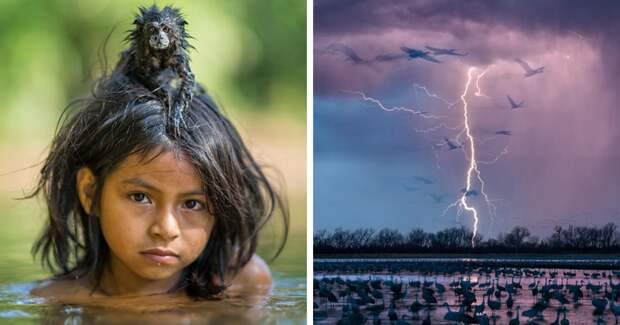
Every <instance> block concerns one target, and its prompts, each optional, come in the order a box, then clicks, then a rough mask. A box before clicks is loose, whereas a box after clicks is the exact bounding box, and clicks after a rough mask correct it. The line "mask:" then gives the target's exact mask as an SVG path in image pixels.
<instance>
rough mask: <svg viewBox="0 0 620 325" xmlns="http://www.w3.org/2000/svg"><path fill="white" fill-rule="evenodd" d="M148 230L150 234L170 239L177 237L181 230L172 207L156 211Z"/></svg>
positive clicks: (166, 239)
mask: <svg viewBox="0 0 620 325" xmlns="http://www.w3.org/2000/svg"><path fill="white" fill-rule="evenodd" d="M149 232H150V234H151V236H153V237H157V238H161V239H163V240H165V241H172V240H174V239H176V238H177V237H179V235H180V233H181V230H180V229H179V223H178V221H177V217H176V212H175V211H174V208H173V207H170V208H167V207H164V208H162V209H160V211H158V213H157V216H156V218H155V220H154V222H153V224H152V225H151V227H150V229H149Z"/></svg>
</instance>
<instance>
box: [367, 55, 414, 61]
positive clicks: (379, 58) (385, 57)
mask: <svg viewBox="0 0 620 325" xmlns="http://www.w3.org/2000/svg"><path fill="white" fill-rule="evenodd" d="M406 57H407V54H402V53H387V54H379V55H377V56H376V57H375V61H377V62H388V61H394V60H398V59H404V58H406Z"/></svg>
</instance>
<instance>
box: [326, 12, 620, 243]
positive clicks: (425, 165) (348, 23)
mask: <svg viewBox="0 0 620 325" xmlns="http://www.w3.org/2000/svg"><path fill="white" fill-rule="evenodd" d="M619 22H620V2H618V1H599V2H596V5H593V3H591V2H585V1H436V0H433V1H333V0H330V1H315V5H314V28H315V30H314V89H315V90H314V94H315V95H314V96H315V98H314V101H315V104H314V134H315V139H314V142H315V148H314V161H315V162H314V166H315V167H314V168H315V169H314V229H315V230H318V229H333V228H336V227H343V228H347V229H355V228H359V227H373V228H382V227H390V228H398V229H401V230H402V231H403V232H405V231H408V230H409V229H411V228H414V227H421V228H423V229H425V230H427V231H437V230H440V229H443V228H446V227H450V226H455V225H459V224H463V225H465V226H467V227H471V226H472V219H471V217H470V215H469V214H468V213H465V212H464V213H462V214H461V216H460V217H457V215H456V212H457V210H456V209H451V210H448V212H447V213H445V214H444V210H445V208H446V207H447V206H448V205H449V204H450V203H451V202H453V201H454V200H456V199H457V198H458V197H460V195H461V194H462V193H461V189H462V188H464V187H465V173H466V169H467V166H468V161H467V157H468V156H469V153H468V152H463V151H461V150H448V148H447V147H448V146H447V145H446V141H445V140H444V138H448V139H451V141H453V142H454V143H457V144H458V141H457V140H456V136H457V134H458V133H459V132H460V129H459V130H451V129H447V128H437V129H433V131H430V132H426V133H422V132H419V131H416V129H418V130H419V129H429V128H433V127H435V126H438V125H440V123H444V124H446V125H449V126H456V125H458V124H459V123H462V122H463V104H462V102H461V101H460V100H459V97H460V96H461V94H462V93H463V90H464V87H465V82H466V81H467V70H468V69H469V67H476V68H477V69H478V70H477V71H478V73H479V72H482V71H483V70H485V69H488V70H487V73H486V74H485V75H484V77H482V78H481V79H480V83H479V85H480V89H481V91H482V93H483V94H484V95H485V96H475V92H476V89H475V85H473V84H472V85H471V86H470V91H469V93H468V94H467V96H466V100H467V102H468V106H469V113H470V126H471V129H472V134H473V135H474V137H475V138H476V153H477V156H478V157H477V158H478V160H479V161H489V160H493V159H494V158H495V157H497V156H498V155H499V154H500V153H501V152H502V151H503V150H504V149H506V150H507V153H506V154H504V155H503V156H501V157H500V158H499V159H498V160H497V162H495V163H493V164H480V165H479V169H480V171H481V174H482V177H483V179H484V180H485V191H486V193H487V194H488V196H489V198H490V199H491V200H492V202H493V204H494V205H495V206H496V208H497V210H496V215H495V216H494V217H493V216H492V215H491V213H490V211H489V209H488V207H487V205H486V204H485V202H484V200H483V198H482V196H481V195H476V196H471V197H469V198H468V200H469V202H471V203H472V205H473V206H475V207H476V209H477V210H478V211H479V212H480V233H481V234H482V235H484V236H487V237H488V236H495V235H496V234H497V233H499V232H505V231H507V230H509V229H510V228H512V227H514V226H516V225H523V226H526V227H528V228H529V229H530V230H531V231H532V233H533V234H534V235H537V236H546V235H548V234H549V233H550V232H551V231H552V229H553V227H554V226H556V225H568V224H573V225H602V224H604V223H606V222H611V221H613V222H616V224H619V223H620V153H619V150H618V149H619V148H620V125H619V123H620V106H619V105H618V103H619V101H620V91H619V90H620V89H619V87H618V79H620V37H619V36H618V33H620V23H619ZM401 46H406V47H410V48H415V49H420V50H426V49H425V46H432V47H437V48H454V49H457V51H458V52H460V53H466V54H467V55H465V56H452V55H434V56H433V57H434V58H435V59H437V60H439V61H441V63H434V62H430V61H428V60H424V59H421V58H415V59H407V58H399V59H394V60H384V61H380V60H375V58H376V57H377V56H380V55H386V54H389V55H392V54H393V55H403V54H404V52H402V51H401V50H400V47H401ZM349 49H350V50H349ZM351 51H353V52H354V54H355V55H357V57H355V58H354V59H351V58H352V57H353V56H352V53H353V52H351ZM427 51H428V50H427ZM429 52H430V51H429ZM429 55H433V53H432V52H430V53H429ZM515 58H521V59H523V60H525V61H526V62H528V63H529V64H530V65H531V66H532V67H533V68H536V67H540V66H544V73H541V74H536V75H533V76H530V77H527V78H525V77H524V70H523V69H522V67H521V66H520V65H519V64H518V63H516V62H515ZM358 59H359V60H358ZM474 81H475V78H474ZM416 84H417V85H421V86H425V87H427V89H428V90H429V91H430V92H431V93H433V94H436V95H438V96H441V97H442V98H444V99H446V100H447V101H449V102H456V104H454V105H452V106H448V105H447V104H446V103H444V102H443V101H441V100H438V99H436V98H431V97H429V96H427V95H425V93H424V92H423V91H422V90H421V89H420V88H415V87H414V85H416ZM349 91H361V92H364V93H365V94H366V95H368V96H371V97H373V98H375V99H378V100H381V101H382V102H383V103H384V105H385V106H386V107H395V106H399V107H406V108H409V109H415V110H418V111H424V112H427V113H426V114H427V116H430V115H434V116H441V117H442V118H441V119H440V120H435V119H428V118H424V116H420V115H417V116H416V115H413V114H410V113H408V112H402V111H400V112H399V111H394V112H386V111H383V110H381V109H380V108H379V107H378V106H377V105H376V104H374V103H372V102H368V101H364V100H363V99H362V97H361V96H359V95H357V94H353V93H350V92H349ZM507 96H510V97H511V98H514V99H515V101H524V102H525V105H524V107H523V108H518V109H514V110H511V109H510V104H509V102H508V100H507ZM461 129H462V128H461ZM500 130H507V131H509V132H510V134H511V135H500V134H496V133H495V132H497V131H500ZM460 141H461V142H462V143H464V145H465V146H468V145H467V141H466V138H465V137H461V138H460ZM416 177H423V178H424V179H426V180H429V181H430V183H429V182H426V183H425V181H421V180H420V178H418V179H416ZM427 183H428V184H427ZM473 188H474V189H479V188H480V186H479V185H478V184H476V185H474V187H473ZM431 194H432V195H440V196H441V198H440V199H438V200H436V199H433V198H432V197H431Z"/></svg>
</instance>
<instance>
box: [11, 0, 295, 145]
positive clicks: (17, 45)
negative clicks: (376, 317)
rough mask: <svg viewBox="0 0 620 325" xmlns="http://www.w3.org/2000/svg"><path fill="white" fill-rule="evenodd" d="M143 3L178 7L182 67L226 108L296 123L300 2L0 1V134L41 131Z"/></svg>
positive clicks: (118, 45)
mask: <svg viewBox="0 0 620 325" xmlns="http://www.w3.org/2000/svg"><path fill="white" fill-rule="evenodd" d="M153 3H156V4H158V5H159V6H160V7H161V6H164V5H166V4H172V5H174V6H176V7H179V8H180V9H181V11H182V12H183V13H184V15H185V17H186V19H187V21H188V22H189V24H188V26H187V28H188V31H189V33H190V34H191V35H192V36H193V37H194V39H193V40H191V44H192V45H194V46H195V47H196V51H192V52H191V59H192V69H193V71H194V73H195V75H196V77H197V80H198V81H199V82H201V83H203V84H204V85H206V87H207V89H208V90H209V91H210V92H211V93H212V95H214V97H215V98H216V99H217V100H218V102H219V103H220V104H221V105H223V107H224V108H225V109H226V111H227V112H229V113H231V114H233V115H234V114H241V115H243V114H245V115H248V114H249V115H250V116H252V115H255V114H260V115H261V116H262V115H265V114H272V115H278V116H280V115H282V116H284V117H285V118H287V119H290V120H292V121H293V122H294V123H298V124H305V111H306V107H305V106H306V105H305V103H306V100H305V98H306V97H305V94H306V18H305V17H306V3H305V1H299V0H291V1H287V0H273V1H245V0H233V1H223V0H221V1H189V0H188V1H175V2H173V3H169V2H166V3H164V2H157V1H155V2H153V1H130V0H128V1H112V0H98V1H91V0H54V1H37V0H0V53H1V54H0V55H1V57H2V61H1V68H0V103H2V104H1V105H0V141H3V140H9V141H10V140H11V139H16V138H19V139H23V138H30V137H36V138H49V136H50V135H51V134H52V133H53V127H54V126H55V122H56V120H57V118H58V116H59V112H60V111H61V110H62V109H63V108H64V107H65V105H67V104H68V102H69V101H70V100H71V99H72V98H75V97H79V96H84V95H87V94H88V91H89V88H90V87H91V85H92V82H93V81H94V80H95V79H96V78H97V77H98V76H99V75H100V72H101V69H102V65H101V64H100V63H101V62H102V61H101V58H103V57H104V56H102V54H105V57H106V58H107V60H108V70H109V69H111V68H113V67H114V65H115V64H116V61H117V59H118V55H119V53H120V52H121V51H122V50H123V49H125V48H126V44H125V43H124V42H123V40H124V38H125V36H126V31H127V30H129V29H130V28H132V26H133V25H132V22H133V19H134V14H135V13H136V12H137V8H138V6H150V5H151V4H153ZM108 35H109V41H108V42H107V46H106V48H105V51H103V50H102V47H103V44H104V40H105V39H106V37H107V36H108ZM25 125H27V126H28V127H24V126H25Z"/></svg>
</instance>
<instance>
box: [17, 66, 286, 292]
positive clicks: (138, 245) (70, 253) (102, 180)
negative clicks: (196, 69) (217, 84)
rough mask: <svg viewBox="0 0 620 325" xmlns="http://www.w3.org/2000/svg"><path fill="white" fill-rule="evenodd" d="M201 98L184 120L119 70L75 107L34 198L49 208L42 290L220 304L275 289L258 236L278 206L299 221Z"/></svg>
mask: <svg viewBox="0 0 620 325" xmlns="http://www.w3.org/2000/svg"><path fill="white" fill-rule="evenodd" d="M172 92H174V91H172ZM194 92H195V94H194V96H193V99H191V100H190V102H189V104H188V105H187V107H185V108H184V109H183V110H182V112H178V113H179V114H181V116H180V117H181V118H182V123H178V120H174V121H173V117H174V116H176V117H178V114H176V115H175V114H170V111H169V110H170V102H169V101H168V102H167V101H165V100H162V98H161V97H160V96H158V95H156V93H155V92H154V91H151V90H150V89H149V88H148V87H145V86H144V85H141V84H140V83H136V82H135V80H131V78H127V76H126V75H123V74H122V73H117V71H115V72H114V73H112V74H111V75H109V76H103V77H102V78H101V79H100V80H99V82H98V83H97V85H96V86H95V89H94V91H93V94H92V98H88V99H85V100H81V101H78V102H77V104H78V105H72V106H69V108H70V109H73V111H72V112H71V113H72V114H71V115H70V116H69V117H65V118H61V120H62V121H63V123H62V124H61V127H60V129H59V130H58V132H57V133H56V136H55V138H54V140H53V143H52V146H51V148H50V152H49V156H48V157H47V159H46V161H45V163H44V165H43V168H42V170H41V175H40V180H39V183H38V185H37V187H36V189H35V191H34V192H33V193H32V194H31V195H29V196H28V197H33V196H36V195H37V194H39V193H42V194H43V196H44V198H45V201H46V203H47V207H48V214H49V220H48V222H47V225H46V226H45V229H44V232H43V234H42V235H41V237H40V238H39V239H38V241H37V242H36V243H35V245H34V246H33V253H34V254H38V255H40V256H41V259H42V261H43V262H44V263H45V264H46V265H47V267H48V268H49V269H50V270H51V271H52V272H53V274H54V277H53V278H52V279H50V280H49V281H45V282H44V283H42V284H41V285H40V286H38V287H37V288H35V289H34V290H33V291H32V293H33V294H35V295H39V296H46V297H53V298H55V299H58V300H72V301H76V300H77V301H84V300H88V299H91V298H95V297H108V296H125V297H127V296H131V297H135V296H145V295H159V294H168V295H177V296H178V295H182V296H187V297H191V298H210V297H217V296H221V295H222V294H223V293H226V292H234V291H237V292H239V291H242V292H248V291H249V292H264V291H266V290H268V289H269V288H270V286H271V276H270V272H269V268H268V267H267V266H266V264H265V263H264V262H263V261H262V260H261V259H260V258H259V257H258V256H256V255H255V250H256V247H257V235H258V232H259V230H260V229H261V228H262V227H263V225H265V223H266V222H267V221H268V220H269V219H270V217H271V216H272V215H273V214H274V212H275V210H276V209H281V210H282V213H281V215H282V216H283V218H284V220H285V229H286V228H287V227H286V225H287V213H286V211H285V209H283V208H282V207H283V205H282V202H281V200H280V198H279V196H278V195H277V193H275V191H274V190H273V188H272V186H271V185H270V183H269V181H268V180H267V178H266V177H265V175H264V174H263V172H262V171H261V169H260V167H259V166H258V165H257V163H256V162H255V161H254V159H253V158H252V156H251V154H250V152H249V151H248V149H247V148H246V147H245V145H244V143H243V141H242V140H241V137H240V136H239V134H238V133H237V131H236V130H235V127H234V126H233V125H232V124H231V123H230V121H229V120H228V119H227V118H226V117H225V116H223V115H222V114H221V112H220V110H219V109H218V107H217V106H216V105H215V103H214V102H213V100H212V99H211V98H210V97H209V95H207V94H206V92H204V90H202V89H201V87H199V86H198V87H197V88H196V89H195V90H194ZM63 116H64V114H63ZM173 125H174V127H171V126H173ZM284 238H286V231H285V236H284ZM281 248H282V246H280V250H281Z"/></svg>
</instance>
